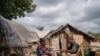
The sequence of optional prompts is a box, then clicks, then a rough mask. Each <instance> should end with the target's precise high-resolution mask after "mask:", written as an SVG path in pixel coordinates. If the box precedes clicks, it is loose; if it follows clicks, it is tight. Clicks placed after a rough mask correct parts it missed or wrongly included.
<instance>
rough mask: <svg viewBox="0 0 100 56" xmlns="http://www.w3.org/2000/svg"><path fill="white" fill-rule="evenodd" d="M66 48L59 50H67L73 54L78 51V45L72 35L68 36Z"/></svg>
mask: <svg viewBox="0 0 100 56" xmlns="http://www.w3.org/2000/svg"><path fill="white" fill-rule="evenodd" d="M68 44H69V45H68V49H67V50H61V51H62V52H68V53H70V54H75V53H77V51H78V48H79V45H78V44H77V43H76V42H75V41H74V39H73V37H71V36H70V37H68Z"/></svg>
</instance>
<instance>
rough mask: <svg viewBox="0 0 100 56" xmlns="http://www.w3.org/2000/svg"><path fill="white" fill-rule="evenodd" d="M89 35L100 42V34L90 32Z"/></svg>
mask: <svg viewBox="0 0 100 56" xmlns="http://www.w3.org/2000/svg"><path fill="white" fill-rule="evenodd" d="M88 34H90V35H93V36H94V37H96V39H97V40H99V41H100V33H94V32H90V31H89V32H88Z"/></svg>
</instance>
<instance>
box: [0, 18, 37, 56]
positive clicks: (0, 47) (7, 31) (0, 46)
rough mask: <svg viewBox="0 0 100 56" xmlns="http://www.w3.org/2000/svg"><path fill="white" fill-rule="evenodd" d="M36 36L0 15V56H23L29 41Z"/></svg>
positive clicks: (32, 40) (33, 39)
mask: <svg viewBox="0 0 100 56" xmlns="http://www.w3.org/2000/svg"><path fill="white" fill-rule="evenodd" d="M36 38H38V36H37V34H36V33H35V32H34V34H33V35H32V34H31V33H30V31H29V30H27V29H26V28H25V27H23V26H22V25H20V24H18V23H16V22H13V21H10V20H7V19H5V18H3V17H2V16H0V56H25V55H26V52H27V50H26V49H25V48H28V47H29V43H32V42H34V41H35V39H36Z"/></svg>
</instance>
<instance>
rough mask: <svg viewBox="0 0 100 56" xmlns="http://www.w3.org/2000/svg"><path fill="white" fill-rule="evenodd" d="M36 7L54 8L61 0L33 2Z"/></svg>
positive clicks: (37, 0)
mask: <svg viewBox="0 0 100 56" xmlns="http://www.w3.org/2000/svg"><path fill="white" fill-rule="evenodd" d="M34 1H35V2H36V3H37V5H38V6H45V7H47V6H56V5H57V4H59V2H62V1H63V0H34Z"/></svg>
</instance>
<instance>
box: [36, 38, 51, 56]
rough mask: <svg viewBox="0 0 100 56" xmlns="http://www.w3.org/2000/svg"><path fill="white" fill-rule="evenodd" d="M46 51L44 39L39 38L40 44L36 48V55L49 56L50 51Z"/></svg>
mask: <svg viewBox="0 0 100 56" xmlns="http://www.w3.org/2000/svg"><path fill="white" fill-rule="evenodd" d="M47 51H48V49H47V48H46V45H45V40H44V39H42V38H41V39H40V45H39V46H38V48H37V56H51V53H49V52H47Z"/></svg>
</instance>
